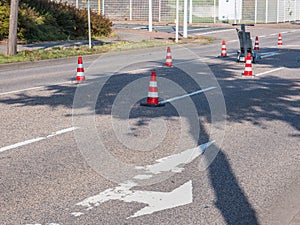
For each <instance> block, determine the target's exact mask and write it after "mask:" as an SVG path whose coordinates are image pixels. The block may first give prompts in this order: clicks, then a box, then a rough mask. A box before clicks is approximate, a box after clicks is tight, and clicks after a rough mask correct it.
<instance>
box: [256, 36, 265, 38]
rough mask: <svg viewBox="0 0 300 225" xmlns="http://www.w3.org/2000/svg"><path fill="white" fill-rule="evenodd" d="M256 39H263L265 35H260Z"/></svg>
mask: <svg viewBox="0 0 300 225" xmlns="http://www.w3.org/2000/svg"><path fill="white" fill-rule="evenodd" d="M258 37H260V38H264V37H266V35H260V36H258Z"/></svg>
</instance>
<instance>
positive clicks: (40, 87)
mask: <svg viewBox="0 0 300 225" xmlns="http://www.w3.org/2000/svg"><path fill="white" fill-rule="evenodd" d="M68 83H72V81H65V82H61V83H56V84H49V85H43V86H37V87H32V88H24V89H20V90H15V91H8V92H2V93H0V96H1V95H9V94H16V93H19V92H24V91H32V90H37V89H43V88H45V87H50V86H53V85H60V84H68Z"/></svg>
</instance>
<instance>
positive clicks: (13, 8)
mask: <svg viewBox="0 0 300 225" xmlns="http://www.w3.org/2000/svg"><path fill="white" fill-rule="evenodd" d="M18 5H19V0H11V3H10V18H9V34H8V46H7V54H8V55H15V54H17V28H18Z"/></svg>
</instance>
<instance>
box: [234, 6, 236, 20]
mask: <svg viewBox="0 0 300 225" xmlns="http://www.w3.org/2000/svg"><path fill="white" fill-rule="evenodd" d="M234 23H236V0H234Z"/></svg>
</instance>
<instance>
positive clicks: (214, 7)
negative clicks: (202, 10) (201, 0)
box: [214, 0, 216, 23]
mask: <svg viewBox="0 0 300 225" xmlns="http://www.w3.org/2000/svg"><path fill="white" fill-rule="evenodd" d="M214 23H216V0H214Z"/></svg>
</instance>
